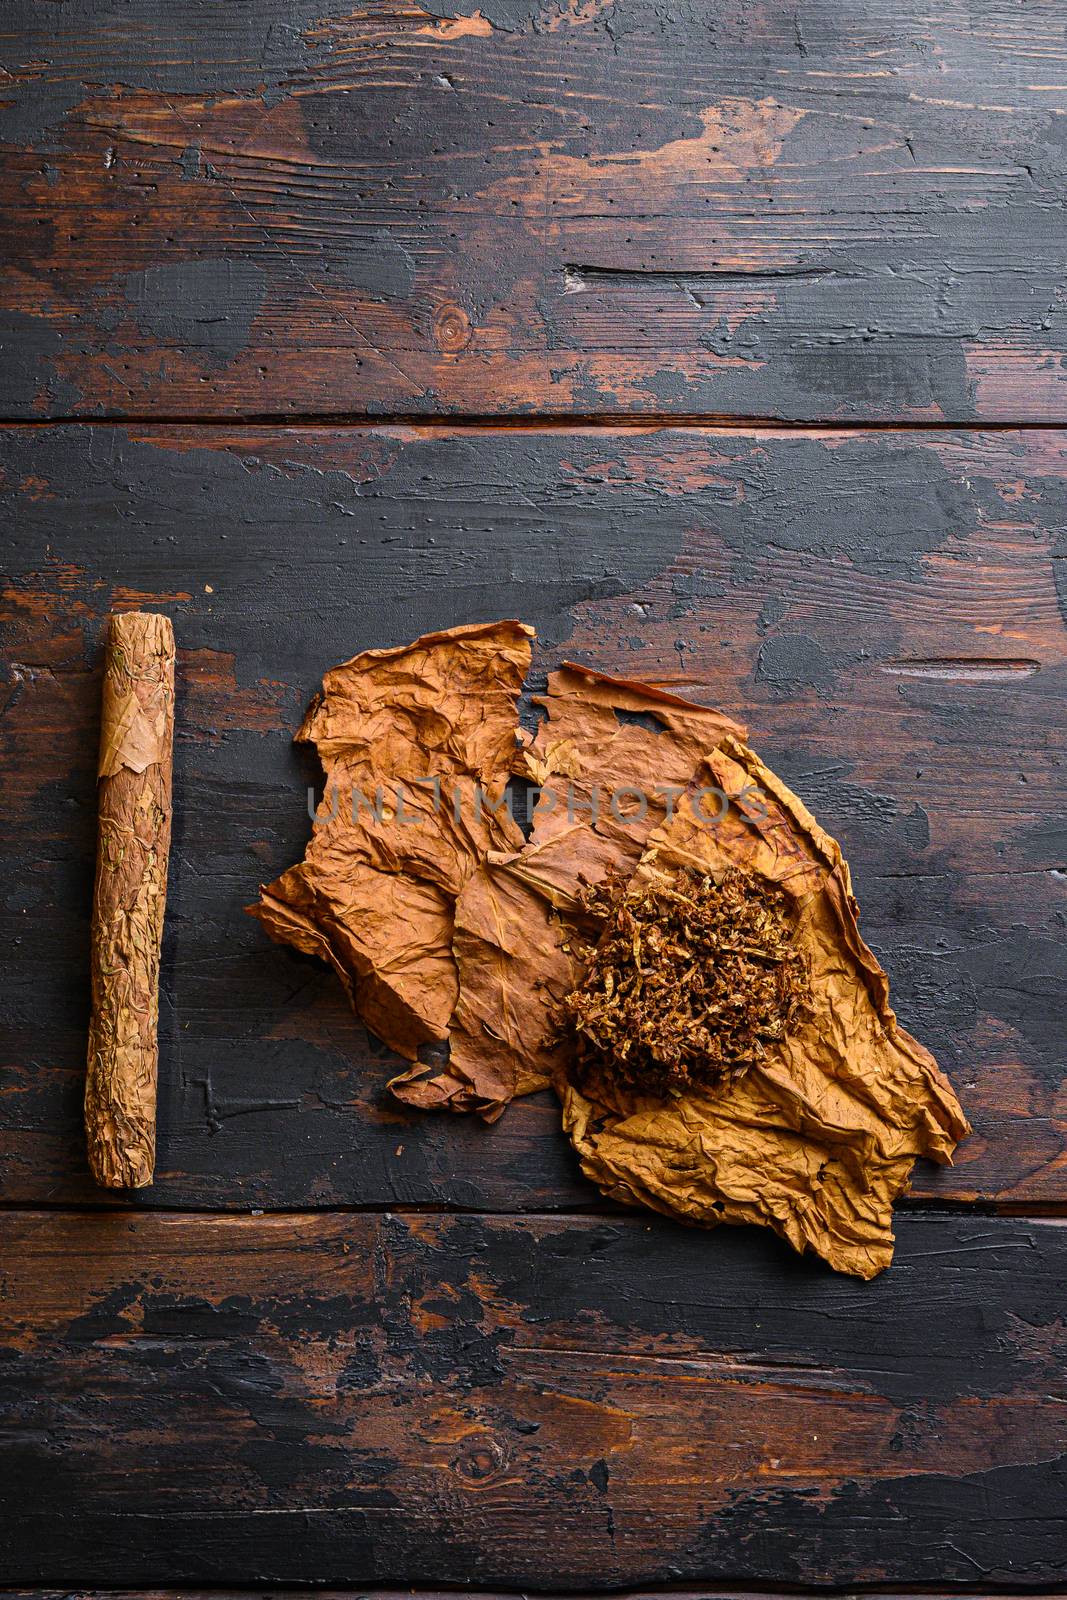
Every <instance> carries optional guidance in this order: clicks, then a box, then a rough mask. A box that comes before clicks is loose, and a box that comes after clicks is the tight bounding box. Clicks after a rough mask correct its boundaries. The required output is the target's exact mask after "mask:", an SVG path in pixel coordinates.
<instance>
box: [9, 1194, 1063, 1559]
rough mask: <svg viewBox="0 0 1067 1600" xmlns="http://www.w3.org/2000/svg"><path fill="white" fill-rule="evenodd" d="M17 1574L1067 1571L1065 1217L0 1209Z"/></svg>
mask: <svg viewBox="0 0 1067 1600" xmlns="http://www.w3.org/2000/svg"><path fill="white" fill-rule="evenodd" d="M3 1231H4V1251H3V1278H4V1299H3V1301H2V1303H0V1338H2V1341H3V1351H4V1356H5V1359H4V1360H3V1362H2V1363H0V1388H2V1393H3V1400H4V1414H5V1430H4V1435H3V1438H2V1440H0V1469H2V1470H0V1509H2V1510H3V1513H4V1515H3V1521H2V1523H0V1528H2V1530H3V1531H2V1535H0V1537H2V1539H3V1542H4V1544H5V1546H6V1553H5V1555H4V1570H5V1572H6V1573H7V1574H8V1575H9V1577H10V1579H11V1581H14V1582H23V1583H33V1582H42V1583H49V1584H60V1583H65V1582H68V1581H75V1582H78V1583H82V1584H90V1585H91V1584H104V1585H111V1584H115V1585H120V1586H127V1587H129V1586H136V1585H140V1584H143V1583H144V1584H150V1583H151V1582H152V1581H153V1579H154V1575H155V1574H158V1573H159V1572H160V1571H165V1572H166V1573H167V1574H168V1579H169V1581H170V1582H171V1583H178V1584H181V1583H188V1584H193V1585H196V1584H205V1583H207V1584H210V1583H216V1582H217V1583H222V1584H226V1583H233V1582H237V1581H239V1582H240V1583H243V1584H247V1583H278V1584H286V1583H294V1582H297V1581H299V1582H302V1583H308V1582H323V1583H330V1584H335V1585H344V1584H348V1583H358V1582H377V1583H388V1584H390V1585H401V1584H406V1583H445V1584H475V1585H480V1586H486V1587H492V1586H500V1587H504V1588H524V1589H525V1588H533V1589H538V1590H553V1589H560V1588H565V1587H566V1588H579V1589H581V1588H590V1589H604V1588H607V1587H611V1586H619V1585H642V1584H661V1583H671V1582H673V1583H699V1582H700V1581H701V1580H703V1579H705V1578H707V1579H709V1580H715V1579H717V1580H718V1581H720V1582H722V1581H730V1580H736V1581H738V1582H744V1583H750V1584H766V1585H770V1586H774V1585H778V1584H796V1583H809V1584H810V1583H829V1582H833V1581H834V1580H835V1579H836V1580H837V1581H840V1578H841V1575H842V1574H843V1573H846V1572H849V1573H857V1572H861V1573H862V1574H863V1575H864V1577H865V1579H866V1580H867V1581H872V1580H874V1581H877V1580H881V1581H883V1582H885V1583H887V1584H894V1583H896V1584H905V1583H928V1584H929V1583H933V1584H937V1583H941V1584H961V1583H962V1584H966V1585H969V1586H972V1587H973V1586H974V1585H976V1584H981V1585H986V1586H989V1585H995V1584H998V1583H1009V1582H1010V1583H1012V1584H1014V1585H1022V1586H1029V1587H1036V1586H1040V1585H1043V1584H1044V1585H1057V1584H1062V1583H1063V1581H1064V1579H1065V1577H1067V1527H1065V1524H1064V1520H1063V1516H1062V1509H1063V1497H1064V1490H1065V1479H1067V1404H1065V1401H1067V1392H1065V1391H1064V1387H1063V1354H1064V1346H1063V1338H1064V1335H1063V1324H1062V1305H1061V1301H1060V1296H1059V1292H1058V1285H1059V1284H1060V1283H1062V1281H1063V1278H1064V1275H1065V1274H1067V1254H1065V1252H1067V1231H1065V1230H1064V1228H1063V1227H1062V1226H1059V1225H1056V1224H1048V1223H1045V1224H1042V1223H1032V1222H1025V1223H1024V1222H1021V1221H1015V1220H1012V1219H1007V1218H986V1219H978V1218H975V1217H958V1218H953V1217H945V1216H941V1217H936V1216H926V1217H923V1216H913V1217H909V1218H907V1219H903V1220H902V1222H901V1226H900V1231H899V1239H900V1242H899V1255H898V1261H897V1264H896V1265H895V1266H894V1269H893V1271H892V1272H889V1273H887V1274H885V1275H884V1277H883V1278H880V1279H879V1280H877V1281H876V1282H875V1283H873V1284H865V1285H859V1286H858V1285H856V1284H854V1283H852V1282H850V1281H845V1280H842V1279H840V1278H836V1277H834V1276H833V1275H832V1274H830V1273H829V1272H828V1271H826V1270H824V1269H822V1268H820V1267H819V1266H817V1265H811V1264H806V1263H802V1262H800V1261H797V1260H795V1259H793V1258H792V1257H791V1256H790V1255H789V1253H788V1252H787V1250H786V1249H785V1247H783V1246H780V1245H778V1244H776V1243H775V1242H774V1241H773V1240H770V1239H764V1238H762V1237H761V1238H759V1239H755V1240H753V1239H743V1238H741V1237H740V1236H738V1235H737V1234H731V1233H730V1232H729V1231H728V1230H721V1232H720V1233H719V1234H717V1235H714V1236H709V1235H707V1234H705V1233H702V1232H700V1231H698V1230H686V1229H683V1228H678V1227H676V1226H674V1225H672V1224H670V1223H667V1222H662V1221H659V1220H656V1219H653V1218H651V1217H649V1218H645V1217H638V1216H634V1217H628V1218H620V1219H617V1220H611V1221H605V1220H603V1219H595V1218H591V1219H585V1220H582V1219H577V1218H566V1219H563V1218H545V1217H531V1218H527V1219H518V1218H486V1217H475V1216H470V1217H436V1218H426V1217H423V1218H411V1217H396V1216H388V1215H385V1216H381V1215H379V1216H374V1217H338V1216H332V1217H322V1218H315V1217H309V1216H288V1217H277V1218H259V1219H256V1218H244V1219H241V1218H233V1217H229V1218H218V1219H208V1218H203V1217H192V1216H173V1217H169V1218H164V1217H152V1216H151V1215H147V1214H139V1215H134V1216H121V1215H119V1216H114V1215H113V1216H98V1217H81V1218H72V1217H69V1216H45V1215H35V1216H21V1217H16V1218H7V1219H5V1221H4V1225H3Z"/></svg>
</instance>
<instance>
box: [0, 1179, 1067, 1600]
mask: <svg viewBox="0 0 1067 1600" xmlns="http://www.w3.org/2000/svg"><path fill="white" fill-rule="evenodd" d="M893 1209H894V1215H896V1216H907V1217H908V1218H919V1217H923V1216H927V1215H929V1216H936V1217H953V1216H955V1217H961V1218H962V1217H987V1218H1001V1217H1003V1218H1006V1219H1011V1220H1013V1221H1022V1222H1039V1223H1043V1224H1045V1225H1051V1226H1059V1225H1060V1224H1062V1223H1067V1200H1044V1201H1025V1200H1018V1201H1011V1200H1006V1201H1003V1202H999V1201H996V1200H966V1199H958V1198H955V1199H954V1198H948V1197H946V1198H945V1199H944V1200H939V1199H937V1198H936V1197H931V1196H929V1195H925V1196H914V1195H903V1196H901V1198H900V1199H899V1200H898V1201H897V1202H896V1205H895V1206H894V1208H893ZM644 1215H646V1213H645V1212H644V1209H643V1208H642V1209H640V1210H639V1209H636V1208H631V1207H627V1206H617V1207H612V1206H610V1205H604V1204H600V1205H598V1204H597V1203H596V1202H595V1201H593V1202H592V1203H591V1204H590V1205H588V1206H576V1205H573V1204H572V1205H561V1206H557V1207H546V1206H535V1207H532V1208H531V1209H529V1210H526V1211H524V1210H521V1209H519V1208H516V1209H515V1210H513V1211H493V1210H488V1209H487V1208H486V1207H485V1206H484V1205H478V1206H461V1205H449V1204H447V1203H445V1202H437V1201H428V1200H426V1201H404V1202H400V1201H393V1202H391V1203H390V1204H388V1205H378V1204H372V1203H370V1202H368V1203H367V1204H366V1205H358V1204H352V1205H337V1204H328V1203H324V1204H322V1205H318V1206H315V1205H307V1206H293V1205H288V1206H284V1205H283V1206H271V1205H256V1206H253V1205H247V1206H239V1205H234V1204H232V1203H231V1204H228V1205H222V1206H209V1205H203V1204H200V1205H198V1204H196V1203H195V1202H194V1201H177V1200H174V1201H166V1202H164V1201H161V1202H159V1203H158V1204H156V1205H144V1204H139V1203H138V1202H137V1201H130V1202H129V1203H128V1204H126V1205H123V1204H122V1203H121V1202H120V1201H116V1200H113V1199H106V1198H104V1197H103V1196H101V1199H100V1201H99V1202H97V1201H95V1200H42V1199H36V1200H11V1199H0V1216H8V1217H35V1216H40V1217H55V1216H71V1217H99V1216H120V1217H171V1218H178V1217H183V1216H188V1217H197V1218H199V1219H201V1220H211V1219H217V1220H218V1221H220V1222H224V1221H226V1220H231V1221H241V1220H244V1221H247V1220H251V1219H255V1218H270V1219H271V1220H272V1221H284V1220H285V1219H287V1218H288V1219H294V1220H299V1219H300V1218H308V1219H310V1218H313V1217H314V1218H318V1217H365V1216H377V1217H488V1218H491V1219H492V1220H493V1221H494V1222H498V1221H505V1222H506V1221H508V1220H509V1219H511V1220H514V1221H522V1222H537V1221H548V1222H559V1221H566V1219H567V1218H573V1220H574V1221H576V1222H584V1221H587V1220H588V1221H598V1220H599V1221H601V1222H604V1221H607V1222H619V1223H625V1222H633V1221H635V1220H640V1219H641V1218H642V1216H644ZM655 1215H656V1213H655V1212H648V1213H647V1216H648V1217H655ZM708 1231H709V1232H710V1231H713V1230H710V1229H709V1230H708ZM1063 1592H1064V1594H1065V1595H1067V1585H1065V1587H1064V1591H1063ZM3 1594H4V1590H3V1589H2V1588H0V1597H2V1596H3Z"/></svg>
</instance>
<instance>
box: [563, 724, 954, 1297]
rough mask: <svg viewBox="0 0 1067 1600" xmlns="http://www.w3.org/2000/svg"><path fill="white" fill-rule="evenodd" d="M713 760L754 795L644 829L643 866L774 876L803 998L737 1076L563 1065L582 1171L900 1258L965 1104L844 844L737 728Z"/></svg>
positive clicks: (701, 1209) (862, 1267) (854, 1254)
mask: <svg viewBox="0 0 1067 1600" xmlns="http://www.w3.org/2000/svg"><path fill="white" fill-rule="evenodd" d="M704 775H705V776H706V777H707V779H708V781H709V782H710V783H714V784H716V785H717V786H719V787H721V788H722V789H723V790H724V791H725V792H726V793H728V794H737V793H740V792H742V791H743V790H747V792H746V794H745V798H744V799H742V800H741V801H740V802H738V803H731V805H730V808H729V811H728V813H727V815H726V816H725V817H724V818H723V821H722V823H721V824H719V825H718V826H716V827H715V828H713V829H709V828H705V827H702V826H700V825H699V824H698V823H697V822H696V821H695V820H694V819H693V817H692V814H691V813H690V812H689V811H687V810H686V809H685V808H682V809H680V810H679V811H678V812H677V814H676V815H675V817H674V818H672V820H671V821H670V822H669V823H667V824H665V825H664V826H663V827H662V828H660V829H659V830H657V832H656V833H654V834H653V835H652V836H651V837H650V839H649V841H648V849H647V850H646V852H645V855H644V856H643V858H642V861H641V864H640V865H639V867H638V869H637V874H636V876H637V877H638V878H640V877H641V875H642V874H647V873H652V872H657V871H658V872H662V871H664V870H671V869H677V868H679V867H683V866H693V867H697V868H698V869H700V868H711V869H715V868H721V867H722V866H724V865H726V864H728V863H731V862H732V863H737V864H743V865H745V866H747V867H748V868H749V869H750V870H752V871H754V872H757V873H759V874H761V875H762V876H764V877H766V878H767V879H768V881H769V882H771V883H774V884H777V885H778V886H779V887H780V888H782V889H783V890H784V891H785V892H786V893H787V894H789V895H791V896H792V897H793V898H794V900H795V903H796V928H795V934H794V937H795V940H796V943H797V944H798V946H799V947H800V948H801V949H802V950H803V951H804V952H805V954H806V955H807V957H808V959H809V961H810V963H811V992H812V1002H811V1013H810V1015H809V1016H808V1018H807V1019H806V1020H805V1022H804V1023H803V1024H802V1025H801V1026H800V1027H798V1028H797V1029H796V1030H795V1031H793V1032H791V1033H790V1034H788V1035H787V1037H786V1038H785V1040H784V1041H783V1043H782V1044H781V1045H780V1046H779V1047H778V1048H777V1049H776V1050H774V1051H772V1052H770V1053H769V1056H768V1059H767V1060H766V1061H764V1062H763V1063H761V1064H759V1065H758V1066H755V1067H753V1068H752V1069H751V1070H750V1071H749V1072H748V1073H746V1075H745V1076H744V1077H743V1078H741V1079H739V1080H736V1081H733V1082H730V1083H728V1084H725V1085H723V1086H722V1087H720V1088H716V1089H714V1090H710V1091H707V1092H701V1091H699V1090H694V1091H691V1092H690V1093H689V1094H687V1095H686V1096H685V1097H684V1098H683V1099H680V1100H676V1101H674V1100H672V1101H662V1100H657V1099H653V1098H651V1097H649V1096H647V1095H646V1096H642V1095H640V1094H637V1093H635V1092H633V1091H632V1090H622V1089H619V1088H618V1087H617V1086H616V1085H615V1084H613V1083H611V1082H609V1081H607V1079H606V1078H604V1077H603V1076H601V1078H600V1079H599V1080H598V1079H597V1078H596V1077H595V1075H594V1076H593V1078H592V1080H590V1078H589V1077H588V1076H587V1077H586V1078H585V1079H584V1081H583V1084H582V1087H581V1088H578V1087H577V1086H576V1084H575V1083H573V1082H572V1081H570V1079H569V1078H568V1077H565V1078H564V1079H563V1081H562V1082H561V1083H559V1085H558V1086H559V1087H560V1089H561V1097H562V1100H563V1120H564V1127H565V1128H566V1130H567V1132H568V1134H569V1135H570V1138H571V1140H572V1142H573V1143H574V1146H575V1148H576V1149H577V1151H578V1154H579V1157H580V1159H581V1163H582V1170H583V1171H584V1172H585V1173H586V1175H587V1176H588V1177H589V1178H591V1179H592V1180H593V1182H594V1183H596V1184H597V1185H598V1187H599V1188H601V1189H602V1190H603V1191H604V1192H605V1193H606V1194H610V1195H612V1196H613V1197H614V1198H615V1199H618V1200H622V1201H626V1202H629V1203H631V1204H637V1203H643V1204H645V1205H648V1206H651V1207H652V1208H653V1209H654V1210H657V1211H665V1212H668V1213H672V1214H675V1215H678V1216H680V1217H683V1218H685V1219H686V1220H688V1221H693V1222H702V1223H715V1222H762V1223H764V1224H765V1225H767V1226H768V1227H771V1228H773V1229H774V1231H775V1232H776V1233H778V1234H780V1235H781V1236H782V1238H784V1239H786V1240H788V1241H789V1243H790V1244H792V1245H794V1246H795V1248H796V1249H798V1250H802V1249H804V1248H805V1246H806V1247H808V1248H810V1249H812V1250H814V1251H815V1252H816V1253H817V1254H818V1255H821V1256H822V1257H823V1258H824V1259H825V1260H827V1261H828V1262H829V1263H830V1265H831V1266H833V1267H836V1268H838V1269H839V1270H840V1271H843V1272H851V1273H855V1274H856V1275H857V1276H859V1277H862V1278H869V1277H873V1276H874V1274H875V1273H877V1272H880V1271H881V1270H882V1268H883V1267H885V1266H887V1265H888V1264H889V1262H890V1260H891V1259H892V1254H893V1234H892V1227H891V1211H892V1203H893V1201H894V1199H895V1198H896V1197H897V1195H899V1194H900V1192H901V1190H902V1189H903V1188H904V1187H905V1186H906V1184H907V1181H908V1177H909V1175H910V1172H911V1168H912V1165H913V1163H914V1161H915V1158H916V1156H920V1155H922V1156H929V1157H931V1158H933V1159H934V1160H936V1161H943V1162H947V1161H949V1160H950V1159H951V1155H952V1151H953V1149H954V1147H955V1145H956V1143H957V1141H958V1140H959V1139H961V1138H963V1137H964V1135H965V1134H966V1133H968V1132H969V1131H970V1130H969V1127H968V1124H967V1121H966V1118H965V1117H964V1115H963V1112H962V1111H961V1109H960V1107H959V1104H958V1102H957V1100H956V1097H955V1095H954V1094H953V1091H952V1088H951V1086H950V1084H949V1083H948V1080H947V1079H946V1078H945V1077H944V1075H943V1074H942V1073H941V1072H940V1070H939V1069H938V1067H937V1064H936V1063H935V1061H934V1059H933V1057H932V1056H931V1055H930V1054H929V1052H928V1051H926V1050H924V1049H923V1047H922V1046H921V1045H920V1044H918V1043H917V1042H916V1041H915V1040H914V1039H913V1038H912V1037H911V1035H910V1034H908V1033H906V1032H905V1030H904V1029H903V1028H901V1027H900V1026H899V1024H898V1023H897V1020H896V1018H895V1016H894V1014H893V1012H892V1010H891V1008H890V1006H889V988H888V982H887V980H886V977H885V973H884V972H883V971H882V969H881V967H880V966H879V965H878V963H877V961H876V960H875V958H874V956H873V955H872V953H871V951H870V950H869V949H868V947H867V946H866V945H865V944H864V942H863V940H862V939H861V938H860V934H859V927H858V923H857V909H858V908H857V905H856V901H855V899H854V897H853V894H852V885H851V879H850V876H849V870H848V866H847V863H846V862H845V861H844V859H843V857H842V855H841V851H840V848H839V846H838V845H837V843H836V842H835V841H834V840H833V839H832V838H830V836H829V834H827V833H825V832H824V831H823V829H821V828H820V827H819V825H818V823H817V822H816V821H815V819H814V818H813V817H812V816H811V814H810V812H808V811H807V809H806V808H805V807H804V805H803V804H802V803H801V802H800V801H799V800H798V799H797V797H796V796H795V795H794V794H792V793H791V792H790V790H789V789H788V788H787V787H786V786H785V784H783V783H782V782H781V780H780V779H778V778H776V777H775V776H774V774H773V773H772V772H771V771H770V770H769V769H768V768H767V767H765V766H764V765H763V763H762V762H761V761H760V760H759V758H758V757H757V756H755V755H754V754H753V752H752V751H751V750H749V749H747V748H746V747H745V746H744V745H743V744H741V743H740V742H739V741H737V740H733V739H729V738H728V739H726V740H724V742H723V746H722V748H721V749H720V750H719V751H716V752H712V754H711V755H710V756H709V758H708V761H707V763H706V768H705V774H704ZM764 811H765V812H766V815H765V816H764V815H762V814H761V813H762V812H764Z"/></svg>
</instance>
